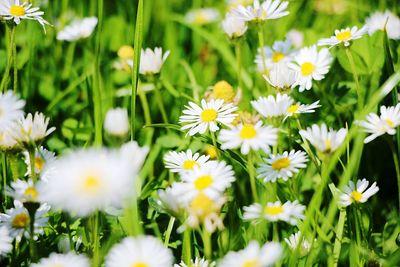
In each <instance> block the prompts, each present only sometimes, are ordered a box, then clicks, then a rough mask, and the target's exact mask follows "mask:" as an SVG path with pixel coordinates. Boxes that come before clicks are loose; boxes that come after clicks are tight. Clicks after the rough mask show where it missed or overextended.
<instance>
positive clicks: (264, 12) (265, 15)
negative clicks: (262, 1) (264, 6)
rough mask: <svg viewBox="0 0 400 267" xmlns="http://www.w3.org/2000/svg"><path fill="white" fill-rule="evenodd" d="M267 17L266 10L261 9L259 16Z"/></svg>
mask: <svg viewBox="0 0 400 267" xmlns="http://www.w3.org/2000/svg"><path fill="white" fill-rule="evenodd" d="M266 17H267V11H265V10H263V12H262V13H261V18H262V19H265V18H266Z"/></svg>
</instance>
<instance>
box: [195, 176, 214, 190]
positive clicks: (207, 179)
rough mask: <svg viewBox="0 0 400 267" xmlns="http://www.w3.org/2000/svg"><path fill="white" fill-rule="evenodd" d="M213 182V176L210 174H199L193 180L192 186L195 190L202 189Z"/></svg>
mask: <svg viewBox="0 0 400 267" xmlns="http://www.w3.org/2000/svg"><path fill="white" fill-rule="evenodd" d="M212 182H213V178H212V177H211V176H210V175H203V176H200V177H198V178H197V179H196V181H194V187H195V188H196V189H197V190H204V189H206V188H208V187H209V186H210V185H211V184H212Z"/></svg>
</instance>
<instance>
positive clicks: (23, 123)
mask: <svg viewBox="0 0 400 267" xmlns="http://www.w3.org/2000/svg"><path fill="white" fill-rule="evenodd" d="M49 120H50V119H49V118H46V117H45V116H44V115H43V114H42V113H39V112H36V113H35V115H34V116H33V115H32V113H29V114H28V115H27V116H26V117H25V118H21V119H20V120H18V121H17V122H16V123H14V124H13V125H12V126H11V128H12V130H11V132H12V135H13V136H14V138H15V140H16V141H17V142H18V143H23V144H27V145H30V144H32V143H40V142H41V141H42V140H43V139H44V138H45V137H46V136H48V135H49V134H51V133H52V132H53V131H54V130H55V129H56V128H55V127H51V128H49V129H47V127H48V125H49Z"/></svg>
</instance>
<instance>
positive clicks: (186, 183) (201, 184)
mask: <svg viewBox="0 0 400 267" xmlns="http://www.w3.org/2000/svg"><path fill="white" fill-rule="evenodd" d="M181 176H182V183H176V185H175V186H176V190H177V191H176V192H177V193H178V194H179V195H180V198H181V199H182V202H184V203H187V202H190V201H191V200H192V199H193V198H194V197H195V196H197V195H198V194H199V193H204V194H205V195H206V196H208V197H210V198H212V199H216V198H218V197H219V196H220V195H221V194H222V193H223V192H224V191H225V189H227V188H228V187H230V186H231V184H232V182H234V181H235V176H234V172H233V170H232V166H230V165H226V163H225V162H224V161H208V162H206V163H205V164H203V165H202V166H200V167H197V166H196V167H194V169H193V170H190V171H187V172H185V173H182V174H181Z"/></svg>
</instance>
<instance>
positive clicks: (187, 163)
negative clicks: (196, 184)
mask: <svg viewBox="0 0 400 267" xmlns="http://www.w3.org/2000/svg"><path fill="white" fill-rule="evenodd" d="M196 165H198V164H197V162H196V161H195V160H185V161H184V162H183V169H185V170H192V169H193V167H194V166H196Z"/></svg>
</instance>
